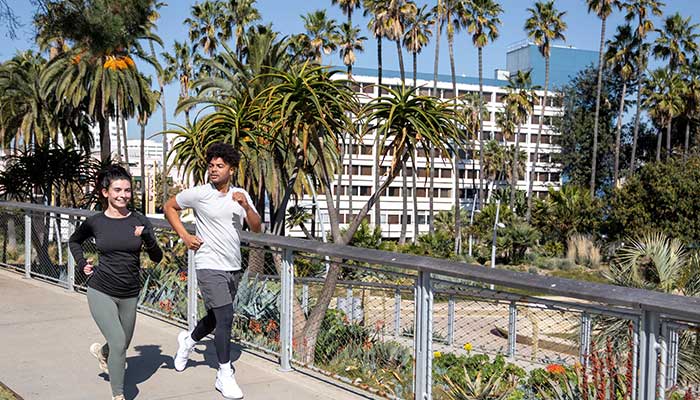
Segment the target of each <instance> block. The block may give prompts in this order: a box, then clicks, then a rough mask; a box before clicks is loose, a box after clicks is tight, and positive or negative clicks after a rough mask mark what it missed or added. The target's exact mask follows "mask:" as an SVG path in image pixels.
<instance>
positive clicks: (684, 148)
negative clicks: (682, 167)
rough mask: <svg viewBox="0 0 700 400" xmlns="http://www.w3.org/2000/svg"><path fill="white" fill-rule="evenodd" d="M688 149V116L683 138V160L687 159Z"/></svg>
mask: <svg viewBox="0 0 700 400" xmlns="http://www.w3.org/2000/svg"><path fill="white" fill-rule="evenodd" d="M689 150H690V118H688V121H687V122H686V123H685V140H684V142H683V161H686V160H687V159H688V152H689Z"/></svg>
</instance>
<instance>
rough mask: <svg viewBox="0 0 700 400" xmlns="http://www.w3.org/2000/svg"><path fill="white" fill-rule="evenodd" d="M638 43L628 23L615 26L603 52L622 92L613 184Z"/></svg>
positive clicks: (616, 178) (615, 178)
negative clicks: (614, 32)
mask: <svg viewBox="0 0 700 400" xmlns="http://www.w3.org/2000/svg"><path fill="white" fill-rule="evenodd" d="M639 45H640V43H639V40H638V37H637V36H635V35H634V34H633V33H632V27H631V26H630V25H622V26H618V27H617V33H616V34H615V36H614V37H613V39H612V40H610V41H608V50H607V51H606V52H605V63H606V64H607V65H609V66H610V67H612V70H613V72H614V73H615V75H617V76H619V77H620V78H621V79H622V93H621V94H620V109H619V111H618V114H617V131H616V134H615V162H614V165H613V184H617V181H618V177H619V168H620V135H621V132H622V117H623V114H624V112H625V97H626V95H627V86H628V84H629V82H630V79H632V77H633V76H635V75H636V69H635V68H636V63H635V60H636V54H637V51H638V50H637V47H638V46H639Z"/></svg>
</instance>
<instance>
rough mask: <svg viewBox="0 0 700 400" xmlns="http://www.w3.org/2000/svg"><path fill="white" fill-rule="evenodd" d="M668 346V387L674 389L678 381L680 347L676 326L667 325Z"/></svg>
mask: <svg viewBox="0 0 700 400" xmlns="http://www.w3.org/2000/svg"><path fill="white" fill-rule="evenodd" d="M665 333H666V335H667V336H666V345H667V350H668V357H667V361H666V387H667V388H669V387H673V386H675V385H676V383H677V381H678V345H679V339H680V336H679V334H678V327H677V326H676V325H674V324H668V325H667V331H666V332H665Z"/></svg>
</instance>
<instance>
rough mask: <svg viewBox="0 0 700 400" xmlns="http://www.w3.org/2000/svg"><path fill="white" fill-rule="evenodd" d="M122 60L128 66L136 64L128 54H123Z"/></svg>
mask: <svg viewBox="0 0 700 400" xmlns="http://www.w3.org/2000/svg"><path fill="white" fill-rule="evenodd" d="M123 60H124V62H125V63H126V65H127V66H128V67H129V68H134V67H135V66H136V64H135V63H134V59H133V58H131V57H129V56H124V58H123Z"/></svg>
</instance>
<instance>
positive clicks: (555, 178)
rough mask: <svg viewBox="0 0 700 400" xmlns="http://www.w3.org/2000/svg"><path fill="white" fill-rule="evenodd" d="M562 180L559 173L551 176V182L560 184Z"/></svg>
mask: <svg viewBox="0 0 700 400" xmlns="http://www.w3.org/2000/svg"><path fill="white" fill-rule="evenodd" d="M559 179H560V174H559V173H558V172H554V173H551V174H549V180H550V181H552V182H559Z"/></svg>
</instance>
